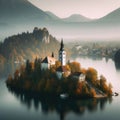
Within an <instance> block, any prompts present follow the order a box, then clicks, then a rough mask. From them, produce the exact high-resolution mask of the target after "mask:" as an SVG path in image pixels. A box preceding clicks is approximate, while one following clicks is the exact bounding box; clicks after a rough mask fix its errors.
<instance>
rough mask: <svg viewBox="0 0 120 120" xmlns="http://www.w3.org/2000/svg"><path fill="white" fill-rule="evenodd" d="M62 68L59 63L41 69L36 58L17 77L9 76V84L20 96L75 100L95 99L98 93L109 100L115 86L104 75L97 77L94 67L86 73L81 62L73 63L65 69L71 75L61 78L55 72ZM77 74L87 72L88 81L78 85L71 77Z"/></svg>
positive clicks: (27, 63)
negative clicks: (64, 96) (66, 95)
mask: <svg viewBox="0 0 120 120" xmlns="http://www.w3.org/2000/svg"><path fill="white" fill-rule="evenodd" d="M59 66H61V64H60V62H59V61H57V62H56V64H55V65H52V66H51V67H50V69H47V70H42V69H41V60H40V59H37V58H36V59H35V61H34V62H30V61H29V60H27V61H26V65H22V66H21V67H20V69H17V70H16V71H15V73H14V76H12V75H9V77H8V79H7V81H6V85H7V87H8V88H9V89H11V90H12V91H17V92H18V93H20V94H21V93H28V94H31V95H35V94H37V95H43V96H44V95H45V96H46V95H47V96H59V95H60V94H63V93H65V94H68V95H69V96H70V97H73V98H81V97H82V98H83V97H85V98H89V97H96V95H98V94H102V95H104V96H106V97H108V96H111V95H112V85H111V84H107V80H106V78H105V77H104V76H101V77H100V78H98V73H97V71H96V70H95V69H94V68H88V69H87V70H86V69H84V68H81V65H80V63H78V62H70V63H67V65H66V66H67V67H68V68H69V70H71V74H70V75H69V76H67V77H66V75H65V74H63V76H62V78H61V79H58V77H57V75H56V69H57V68H58V67H59ZM75 72H82V73H84V74H85V75H86V78H85V81H82V82H79V80H78V79H75V78H73V77H72V74H73V73H75ZM100 92H101V93H100Z"/></svg>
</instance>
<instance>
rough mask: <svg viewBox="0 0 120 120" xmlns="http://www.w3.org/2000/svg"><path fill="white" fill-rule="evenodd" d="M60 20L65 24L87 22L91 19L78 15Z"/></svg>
mask: <svg viewBox="0 0 120 120" xmlns="http://www.w3.org/2000/svg"><path fill="white" fill-rule="evenodd" d="M62 20H63V21H66V22H88V21H91V19H89V18H87V17H84V16H82V15H79V14H73V15H71V16H70V17H67V18H64V19H62Z"/></svg>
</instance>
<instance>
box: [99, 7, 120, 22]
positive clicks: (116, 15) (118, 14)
mask: <svg viewBox="0 0 120 120" xmlns="http://www.w3.org/2000/svg"><path fill="white" fill-rule="evenodd" d="M98 21H101V22H117V23H120V8H118V9H116V10H114V11H112V12H111V13H109V14H108V15H106V16H104V17H102V18H100V19H99V20H98Z"/></svg>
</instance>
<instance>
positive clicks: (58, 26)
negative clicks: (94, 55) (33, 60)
mask: <svg viewBox="0 0 120 120" xmlns="http://www.w3.org/2000/svg"><path fill="white" fill-rule="evenodd" d="M119 11H120V9H117V10H115V11H113V12H111V13H110V14H108V15H107V16H105V17H103V18H101V19H98V20H92V21H91V20H89V19H88V18H85V17H83V16H80V15H72V16H71V17H69V18H65V20H63V19H59V18H58V17H57V16H55V15H54V14H52V13H51V12H44V11H42V10H41V9H39V8H37V7H36V6H34V5H32V4H31V3H30V2H28V1H27V0H0V41H3V39H4V38H5V37H7V36H11V35H14V34H18V33H21V32H22V31H27V30H30V31H32V29H33V27H35V26H40V27H46V28H48V29H49V31H50V33H51V34H52V35H55V36H56V37H57V38H61V37H64V38H66V39H68V40H70V39H71V38H73V40H74V39H76V40H111V39H112V40H119V38H120V34H119V32H118V31H120V22H119V21H120V19H119V15H120V12H119ZM86 19H87V20H86ZM78 21H79V22H78Z"/></svg>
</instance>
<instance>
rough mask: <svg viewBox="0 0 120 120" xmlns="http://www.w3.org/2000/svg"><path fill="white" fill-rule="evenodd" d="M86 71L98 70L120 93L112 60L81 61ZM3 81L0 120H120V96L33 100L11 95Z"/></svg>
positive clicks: (118, 77)
mask: <svg viewBox="0 0 120 120" xmlns="http://www.w3.org/2000/svg"><path fill="white" fill-rule="evenodd" d="M76 60H77V61H80V63H81V65H82V67H84V68H88V67H91V66H92V67H94V68H96V70H98V72H99V75H100V74H103V75H104V76H106V78H107V79H108V82H111V83H112V84H113V90H114V91H117V92H118V93H119V92H120V72H119V70H116V68H115V65H114V62H113V61H112V60H109V61H107V62H106V60H105V59H103V60H91V59H81V58H77V59H76ZM5 79H6V78H3V79H1V80H0V120H120V96H118V97H113V98H111V99H100V100H96V99H89V100H77V101H75V100H61V99H57V100H56V99H54V98H51V99H47V98H46V99H44V98H40V99H39V100H38V99H33V98H30V97H29V96H26V95H20V94H17V93H12V92H10V91H9V90H8V89H7V87H6V85H5Z"/></svg>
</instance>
